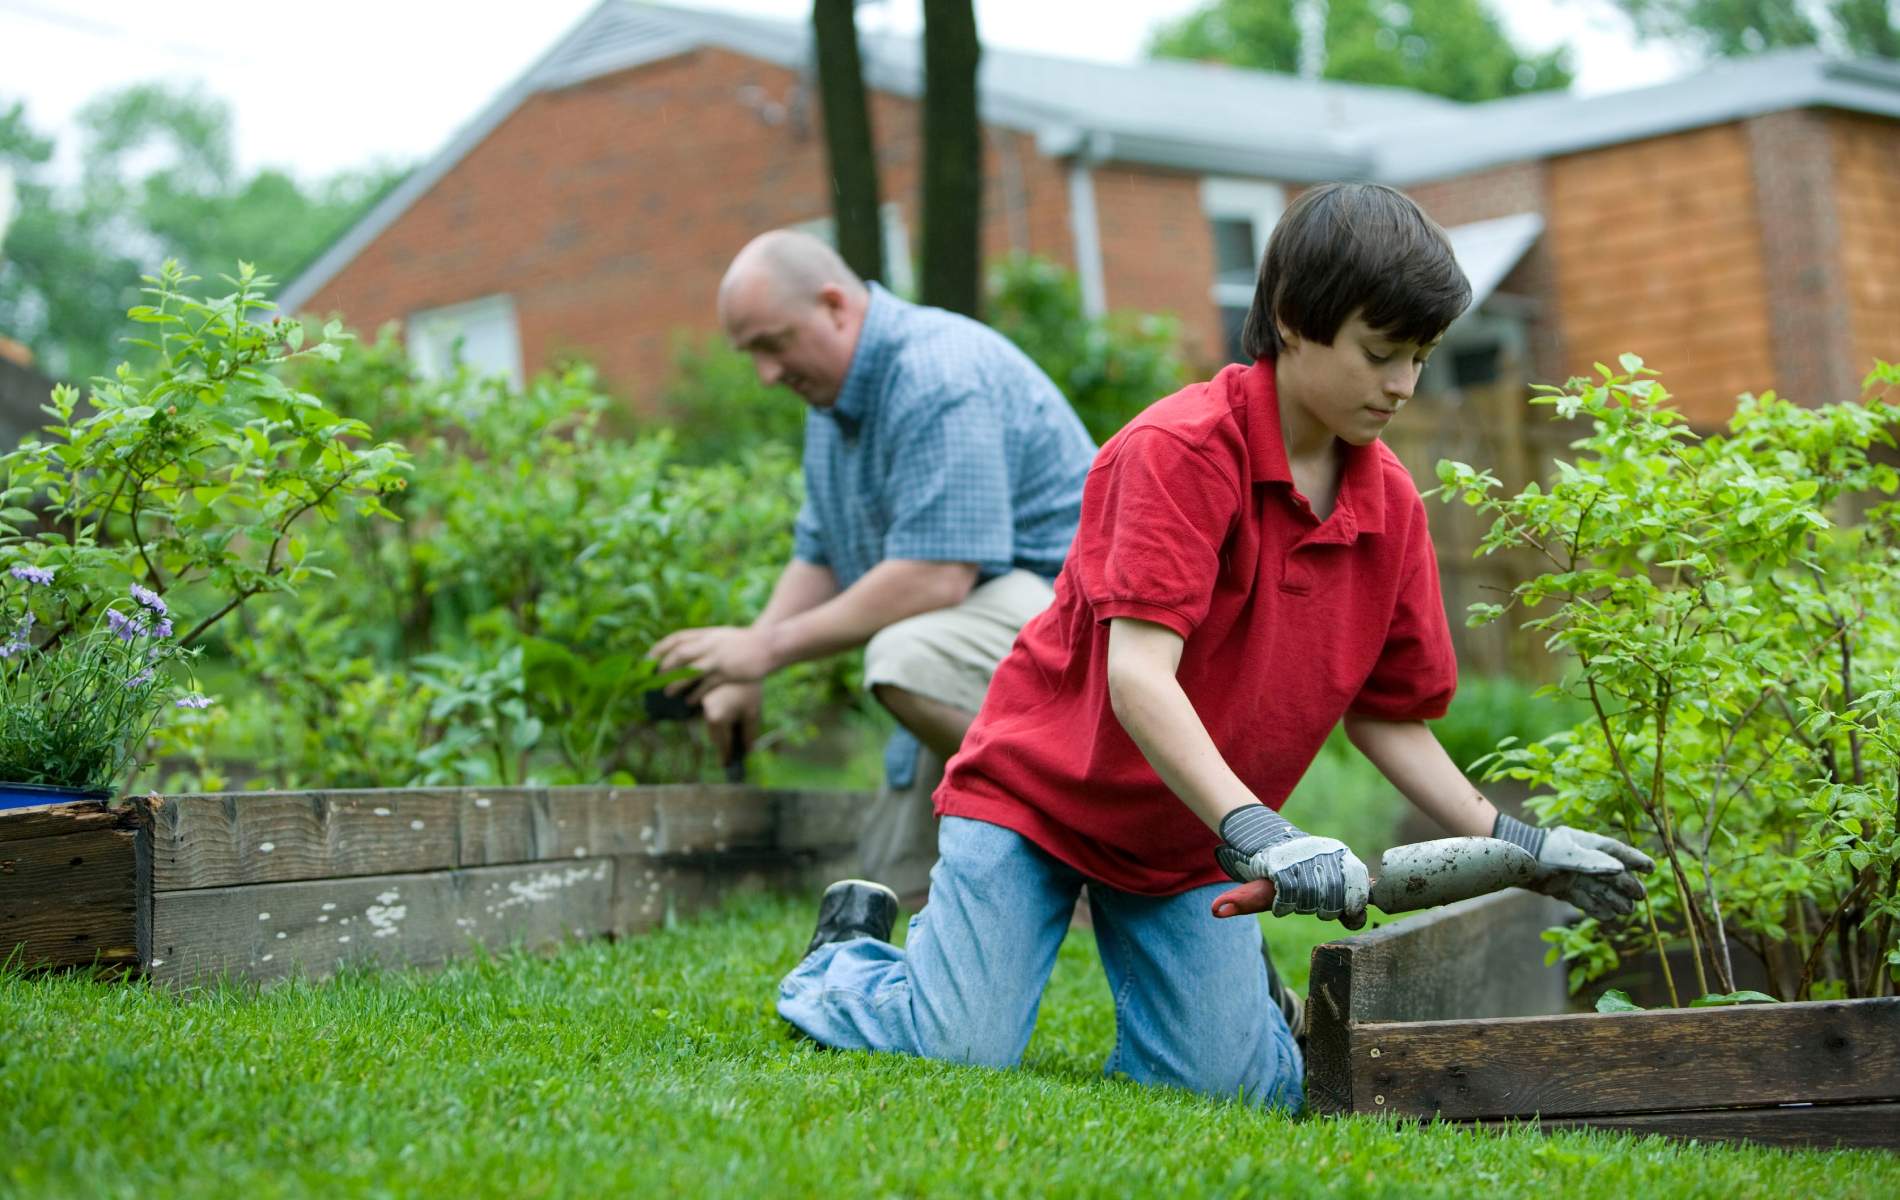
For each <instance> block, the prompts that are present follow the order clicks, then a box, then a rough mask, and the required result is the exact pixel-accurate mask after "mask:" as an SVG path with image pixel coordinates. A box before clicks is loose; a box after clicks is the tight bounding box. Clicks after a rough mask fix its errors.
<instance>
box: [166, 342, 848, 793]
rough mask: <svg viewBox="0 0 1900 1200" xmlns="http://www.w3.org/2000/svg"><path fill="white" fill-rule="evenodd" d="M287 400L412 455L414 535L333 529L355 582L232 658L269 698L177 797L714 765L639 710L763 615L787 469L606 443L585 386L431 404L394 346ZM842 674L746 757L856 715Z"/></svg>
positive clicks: (782, 711)
mask: <svg viewBox="0 0 1900 1200" xmlns="http://www.w3.org/2000/svg"><path fill="white" fill-rule="evenodd" d="M289 386H292V387H294V388H296V389H297V390H300V391H311V392H315V393H320V394H322V395H324V396H326V397H328V398H329V399H330V400H331V402H332V403H334V404H335V405H336V406H337V407H338V408H339V409H340V410H342V411H344V412H351V413H360V414H363V415H365V416H368V417H370V418H372V419H374V420H375V421H377V422H378V423H379V424H380V425H381V426H383V427H384V428H388V429H394V430H399V431H401V432H402V434H403V436H404V437H405V439H406V440H407V441H408V442H409V444H410V446H411V448H412V453H413V455H414V463H413V472H412V474H411V475H410V477H409V478H410V485H409V486H408V487H407V489H406V490H404V491H403V492H402V494H401V495H400V496H395V497H392V498H391V499H390V505H391V509H392V511H394V512H395V513H396V514H397V515H398V516H399V517H400V521H399V522H396V523H392V522H386V521H373V520H368V519H353V520H346V521H343V522H341V523H340V524H339V525H338V526H337V527H336V528H335V529H334V531H332V532H331V533H330V534H329V535H328V538H329V540H328V543H327V547H326V548H327V549H328V550H329V551H330V552H331V553H333V554H335V555H337V556H338V557H341V558H345V559H347V560H348V561H349V562H350V564H351V571H350V573H349V577H348V578H347V579H337V580H335V581H333V582H332V583H330V584H328V585H327V586H324V587H321V588H311V589H306V590H305V591H304V592H302V593H301V594H300V595H299V596H298V597H297V598H296V600H295V603H294V604H292V603H285V604H283V605H268V606H262V607H260V608H259V609H258V611H257V612H256V613H255V614H254V615H253V616H252V617H250V618H248V628H247V630H246V631H245V633H244V635H243V636H240V637H233V638H231V639H230V640H229V642H228V646H227V650H228V653H229V654H230V655H231V657H232V659H233V661H234V662H235V664H236V665H237V667H238V668H239V670H238V674H237V676H236V678H238V679H242V680H248V681H250V682H251V685H254V686H256V687H258V688H260V689H261V693H260V694H257V695H254V696H252V697H250V698H248V699H246V700H243V701H240V700H235V699H234V700H233V701H232V702H231V705H230V706H231V707H232V709H233V710H234V715H233V718H232V720H231V721H229V722H227V723H226V724H225V725H224V727H223V728H221V729H216V730H210V731H208V735H209V736H214V737H216V738H217V739H219V742H220V746H219V748H218V749H217V751H216V752H215V753H210V754H207V753H204V752H202V751H194V750H193V749H192V748H191V747H188V746H180V747H178V748H177V749H178V752H179V754H180V757H181V758H182V759H183V760H185V761H183V762H180V763H179V764H178V767H177V770H178V771H179V772H180V774H178V775H176V776H175V777H174V778H173V779H172V780H171V786H174V787H179V786H203V785H204V784H205V776H204V775H203V774H202V771H203V768H202V766H198V765H193V764H194V763H196V764H202V763H205V762H207V761H209V762H211V763H212V764H213V766H212V768H211V769H212V771H213V774H214V775H215V776H217V777H218V778H219V779H223V780H228V779H230V778H233V777H234V776H235V773H236V771H235V764H237V763H242V764H243V767H242V771H243V774H245V775H247V776H249V780H248V782H250V783H252V784H253V785H254V786H270V787H287V786H393V785H398V784H405V783H408V784H447V783H469V784H488V783H497V784H520V783H591V782H600V781H606V780H613V781H620V782H628V781H633V780H639V781H643V782H646V781H656V780H673V779H680V778H693V777H697V776H698V775H699V774H700V773H701V772H702V770H703V769H704V768H705V767H707V766H709V765H712V764H708V763H705V762H703V761H702V760H703V759H704V757H705V753H704V750H703V749H702V746H701V741H700V739H697V738H695V737H693V736H691V731H690V730H688V729H686V728H683V727H680V726H655V725H653V724H652V723H650V722H648V721H647V720H646V719H645V716H644V710H643V707H642V703H641V699H642V693H643V692H644V691H645V690H647V689H648V688H650V687H653V686H657V685H658V684H660V683H661V682H663V680H662V679H661V678H660V677H659V676H658V674H657V672H656V670H655V668H654V665H653V663H652V662H651V661H650V660H648V659H647V658H646V657H645V653H646V651H647V649H648V648H649V647H650V646H651V645H652V644H653V643H654V642H655V641H657V640H658V639H659V638H660V637H661V636H662V635H663V634H665V633H667V632H669V631H671V630H673V629H675V628H679V627H682V626H687V625H711V624H733V623H744V622H745V621H747V620H749V619H750V618H751V617H752V616H753V615H755V614H756V613H757V612H758V611H759V610H760V609H761V608H763V606H764V603H765V600H766V598H767V596H768V595H769V592H770V588H771V585H772V583H773V582H774V580H775V579H776V578H777V575H778V572H779V570H780V569H781V568H782V567H783V565H784V563H785V562H786V561H787V560H788V559H789V557H790V554H791V526H792V519H793V516H794V515H795V514H796V512H797V508H798V504H799V502H800V499H801V495H802V493H801V490H800V486H799V485H800V476H799V473H798V470H797V466H796V462H795V460H794V458H793V456H792V454H791V452H790V451H789V450H788V449H786V448H785V447H783V446H771V445H755V446H753V447H751V448H750V449H746V450H744V451H742V452H741V453H740V454H739V456H738V457H737V459H736V460H734V461H729V462H720V463H712V464H701V465H685V464H681V463H679V462H677V461H676V460H675V444H674V442H673V439H672V438H671V437H670V436H669V435H668V434H666V433H665V432H658V433H650V434H647V435H644V436H640V437H636V438H633V439H625V438H617V437H611V436H607V435H605V434H604V433H603V432H602V429H601V424H602V420H603V418H604V416H605V415H606V414H607V412H608V411H609V408H610V405H611V403H612V402H611V401H610V400H609V399H608V398H607V397H606V396H605V395H604V394H603V393H601V392H600V391H599V390H598V388H597V387H596V384H595V379H594V376H593V374H592V372H591V370H590V369H588V368H586V367H574V368H572V369H570V370H568V371H566V372H563V373H561V374H559V375H549V376H544V377H542V378H539V379H537V380H535V381H534V382H533V383H532V384H530V385H529V386H528V387H527V388H525V389H523V390H520V391H517V390H515V389H513V388H512V387H511V386H510V385H508V384H507V383H506V382H505V381H502V380H500V379H496V378H488V379H482V378H477V377H474V376H471V375H469V374H466V373H464V374H462V375H459V376H457V377H456V378H453V379H450V380H445V381H441V382H435V383H431V382H428V381H424V380H422V379H420V378H419V377H417V376H416V375H415V374H414V372H413V370H412V369H411V368H410V366H409V365H408V363H407V362H406V361H405V360H404V358H403V356H402V353H401V349H400V347H399V346H397V345H396V344H395V343H394V341H393V340H392V339H391V338H390V337H388V336H387V335H385V337H384V338H382V339H380V340H379V341H378V342H377V343H375V344H373V345H369V346H364V347H360V348H356V349H352V350H351V351H350V352H349V353H346V354H343V355H341V356H339V357H338V358H336V359H335V360H333V361H324V362H317V363H305V364H302V365H301V366H300V367H299V369H298V371H297V373H296V374H295V375H294V377H292V379H291V380H290V383H289ZM780 403H782V404H790V405H794V406H795V404H796V402H790V401H786V400H784V399H783V398H781V400H780ZM851 670H852V660H850V659H844V660H835V661H833V662H830V663H827V664H812V665H806V666H801V667H798V668H794V669H792V670H789V671H786V672H781V673H780V674H779V675H777V676H774V678H773V679H772V680H771V681H770V682H769V683H768V685H767V706H766V728H765V730H764V731H763V735H762V736H761V737H760V738H758V739H757V741H756V742H755V746H756V747H757V748H759V749H763V750H772V749H775V748H784V747H786V746H790V745H793V744H796V743H798V742H800V741H803V740H804V739H806V738H808V737H809V736H810V735H811V733H812V715H813V714H814V713H816V712H818V711H819V710H821V709H824V708H826V707H828V706H835V705H837V704H839V703H841V702H851V700H852V696H853V693H852V691H851V689H850V687H849V673H850V671H851ZM224 763H229V764H233V765H234V769H233V770H225V769H224V768H223V766H221V765H218V764H224Z"/></svg>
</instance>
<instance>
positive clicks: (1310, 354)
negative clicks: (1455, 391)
mask: <svg viewBox="0 0 1900 1200" xmlns="http://www.w3.org/2000/svg"><path fill="white" fill-rule="evenodd" d="M1444 336H1445V335H1444V334H1442V333H1441V334H1439V335H1438V337H1436V338H1433V339H1432V340H1431V341H1429V342H1404V341H1399V340H1398V339H1396V338H1393V337H1391V336H1390V335H1388V334H1385V333H1382V332H1380V331H1379V330H1376V329H1374V328H1372V327H1371V326H1370V325H1367V324H1366V323H1365V320H1364V318H1363V317H1362V316H1361V314H1360V312H1359V311H1358V310H1354V312H1353V313H1352V315H1350V316H1348V317H1347V318H1346V322H1345V324H1343V325H1341V326H1340V327H1339V333H1338V335H1337V336H1336V337H1334V338H1333V344H1332V345H1330V346H1326V345H1321V344H1320V343H1318V342H1314V341H1309V340H1306V339H1304V338H1301V337H1299V336H1298V335H1297V334H1294V333H1292V332H1291V331H1290V330H1287V329H1284V328H1283V329H1281V331H1280V337H1281V341H1282V343H1283V349H1282V350H1281V351H1280V357H1279V359H1278V361H1277V362H1276V363H1275V364H1274V381H1275V384H1276V386H1277V387H1278V389H1279V393H1280V396H1281V398H1282V399H1283V400H1285V401H1288V402H1290V403H1292V404H1294V405H1297V406H1298V407H1299V408H1300V409H1302V410H1303V411H1304V412H1305V414H1306V415H1307V416H1308V417H1310V418H1311V419H1312V420H1313V421H1315V422H1317V423H1318V424H1319V425H1321V426H1323V427H1324V428H1325V429H1326V430H1328V431H1329V432H1331V433H1332V434H1333V436H1335V437H1337V438H1339V439H1340V440H1341V441H1343V442H1346V443H1347V444H1349V445H1353V446H1364V445H1367V444H1369V443H1371V442H1372V441H1374V440H1376V439H1377V438H1378V436H1379V435H1380V434H1382V433H1384V432H1385V427H1386V426H1387V425H1388V424H1389V423H1390V422H1391V420H1392V418H1393V417H1394V416H1395V415H1397V413H1398V411H1399V409H1401V408H1403V407H1404V406H1405V404H1406V402H1407V401H1409V400H1410V399H1411V398H1412V389H1413V388H1415V387H1417V386H1418V374H1419V371H1420V369H1421V368H1423V367H1424V365H1425V360H1426V359H1428V358H1430V357H1431V354H1432V351H1434V350H1436V349H1437V348H1438V343H1439V342H1440V341H1442V340H1443V339H1444Z"/></svg>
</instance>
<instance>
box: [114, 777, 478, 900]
mask: <svg viewBox="0 0 1900 1200" xmlns="http://www.w3.org/2000/svg"><path fill="white" fill-rule="evenodd" d="M460 803H461V798H460V796H459V794H458V793H457V792H454V791H426V790H411V789H391V790H389V791H356V792H256V793H225V794H222V795H211V796H173V797H168V798H166V799H165V800H164V801H163V802H162V803H160V804H159V805H158V806H157V811H156V814H155V817H154V825H153V831H152V863H153V865H152V887H153V889H154V890H155V891H159V892H169V891H177V890H180V889H184V888H203V887H234V886H238V885H241V884H251V883H278V882H286V881H289V880H297V879H333V878H339V877H345V876H352V875H388V874H395V873H398V872H411V871H432V870H440V869H443V868H447V867H453V866H455V865H456V858H455V855H456V819H457V816H458V811H459V808H460Z"/></svg>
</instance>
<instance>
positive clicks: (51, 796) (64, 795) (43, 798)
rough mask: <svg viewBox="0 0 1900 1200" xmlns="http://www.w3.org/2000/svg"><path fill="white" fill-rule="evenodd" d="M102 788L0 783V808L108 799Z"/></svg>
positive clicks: (110, 796) (110, 797)
mask: <svg viewBox="0 0 1900 1200" xmlns="http://www.w3.org/2000/svg"><path fill="white" fill-rule="evenodd" d="M110 799H112V793H111V792H109V791H107V790H106V789H104V788H67V787H52V786H51V785H49V784H44V783H0V809H4V808H39V807H40V806H41V805H45V804H71V803H72V802H73V801H75V800H110Z"/></svg>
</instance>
